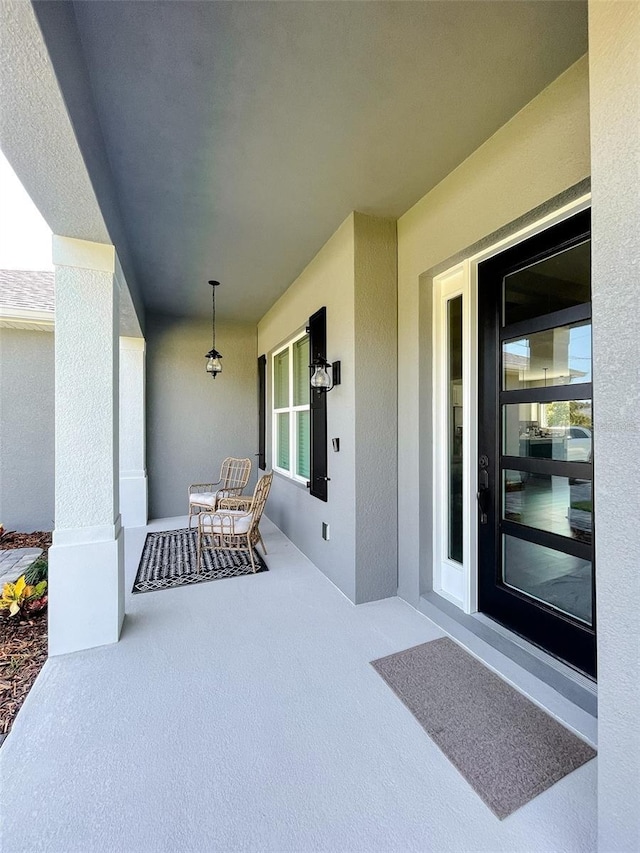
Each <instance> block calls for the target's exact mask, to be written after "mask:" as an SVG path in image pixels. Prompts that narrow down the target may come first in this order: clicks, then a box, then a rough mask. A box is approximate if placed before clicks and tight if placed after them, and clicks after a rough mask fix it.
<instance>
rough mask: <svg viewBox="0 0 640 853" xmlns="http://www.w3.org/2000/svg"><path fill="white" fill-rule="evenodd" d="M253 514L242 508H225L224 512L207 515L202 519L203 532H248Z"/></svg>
mask: <svg viewBox="0 0 640 853" xmlns="http://www.w3.org/2000/svg"><path fill="white" fill-rule="evenodd" d="M252 519H253V516H252V515H247V514H246V513H245V512H243V511H242V510H238V509H225V510H224V513H221V514H219V515H218V514H217V513H216V514H215V515H206V516H205V517H204V518H203V520H202V522H203V523H202V532H203V533H204V534H205V535H206V534H207V533H221V534H225V533H248V532H249V527H250V525H251V521H252Z"/></svg>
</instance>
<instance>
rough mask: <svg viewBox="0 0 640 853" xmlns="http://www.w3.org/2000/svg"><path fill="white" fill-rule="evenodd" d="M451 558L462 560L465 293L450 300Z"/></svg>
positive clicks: (448, 309) (448, 322) (448, 319)
mask: <svg viewBox="0 0 640 853" xmlns="http://www.w3.org/2000/svg"><path fill="white" fill-rule="evenodd" d="M447 326H448V330H449V336H448V360H449V364H448V380H449V400H448V412H449V559H451V560H455V561H456V562H457V563H461V562H462V296H456V297H455V299H450V300H449V301H448V302H447Z"/></svg>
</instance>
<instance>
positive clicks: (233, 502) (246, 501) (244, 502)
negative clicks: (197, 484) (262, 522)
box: [218, 496, 253, 512]
mask: <svg viewBox="0 0 640 853" xmlns="http://www.w3.org/2000/svg"><path fill="white" fill-rule="evenodd" d="M252 502H253V498H251V497H248V496H247V497H246V498H222V499H221V500H220V502H219V503H218V509H243V510H245V512H249V511H250V510H251V504H252Z"/></svg>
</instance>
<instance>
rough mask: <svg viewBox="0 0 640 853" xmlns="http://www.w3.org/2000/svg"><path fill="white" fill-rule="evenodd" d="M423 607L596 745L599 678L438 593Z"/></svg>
mask: <svg viewBox="0 0 640 853" xmlns="http://www.w3.org/2000/svg"><path fill="white" fill-rule="evenodd" d="M418 609H419V610H420V612H421V613H423V614H424V615H425V616H427V617H428V618H429V619H431V621H432V622H435V623H436V625H438V626H439V627H440V628H442V630H443V631H444V632H445V633H447V634H448V635H449V636H450V637H451V638H452V639H453V640H455V641H456V642H457V643H459V644H460V645H461V646H462V647H463V648H465V649H466V650H467V651H468V652H469V653H470V654H472V655H473V656H474V657H476V658H478V660H480V661H481V662H482V663H484V664H485V665H486V666H487V667H489V669H492V670H493V671H494V672H496V673H497V674H498V675H499V676H500V677H501V678H503V679H504V680H505V681H507V682H508V683H509V684H511V686H512V687H515V689H516V690H518V691H519V692H520V693H523V694H524V695H525V696H527V697H528V698H529V699H531V701H532V702H533V703H534V704H536V705H538V706H539V707H541V708H542V709H543V710H545V711H547V713H549V714H551V716H552V717H555V718H556V719H557V720H559V721H560V722H561V723H563V724H564V725H565V726H567V728H569V729H571V730H572V731H574V732H575V733H576V734H577V735H579V736H580V737H581V738H583V739H584V740H586V741H587V742H588V743H590V744H591V745H592V746H594V747H596V746H597V739H598V720H597V716H598V693H597V685H596V684H595V682H593V681H591V679H589V678H587V677H586V676H584V675H582V674H581V673H579V672H577V671H576V670H573V669H572V668H571V667H569V666H567V665H566V664H564V663H562V662H561V661H558V660H557V659H556V658H553V657H552V656H551V655H548V654H547V653H546V652H543V651H542V650H541V649H539V648H537V647H536V646H533V645H532V644H531V643H528V642H527V641H526V640H524V639H522V637H519V636H517V635H516V634H513V633H512V632H511V631H509V630H507V629H506V628H504V627H503V626H502V625H499V624H498V623H497V622H494V621H493V620H492V619H489V618H487V617H486V616H484V615H483V614H473V615H469V614H467V613H463V612H462V610H460V608H459V607H456V605H455V604H452V603H451V602H449V601H447V600H446V599H445V598H443V597H442V596H441V595H438V594H437V593H435V592H428V593H426V594H425V595H423V596H421V598H420V605H419V608H418Z"/></svg>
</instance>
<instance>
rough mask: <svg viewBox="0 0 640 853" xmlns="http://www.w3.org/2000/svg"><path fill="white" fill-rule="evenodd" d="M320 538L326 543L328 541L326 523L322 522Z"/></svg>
mask: <svg viewBox="0 0 640 853" xmlns="http://www.w3.org/2000/svg"><path fill="white" fill-rule="evenodd" d="M322 538H323V539H324V540H325V541H327V542H328V541H329V525H328V524H327V522H326V521H323V522H322Z"/></svg>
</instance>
